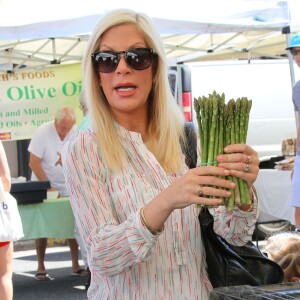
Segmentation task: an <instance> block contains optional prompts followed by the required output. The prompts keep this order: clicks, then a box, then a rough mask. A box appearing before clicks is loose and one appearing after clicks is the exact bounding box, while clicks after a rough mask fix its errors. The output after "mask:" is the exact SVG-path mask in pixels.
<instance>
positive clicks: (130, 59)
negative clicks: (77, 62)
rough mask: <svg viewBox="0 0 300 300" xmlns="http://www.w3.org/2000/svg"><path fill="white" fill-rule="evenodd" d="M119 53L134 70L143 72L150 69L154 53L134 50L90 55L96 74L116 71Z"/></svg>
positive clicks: (142, 49)
mask: <svg viewBox="0 0 300 300" xmlns="http://www.w3.org/2000/svg"><path fill="white" fill-rule="evenodd" d="M121 53H124V58H125V61H126V63H127V64H128V65H129V66H130V67H131V68H132V69H134V70H145V69H147V68H149V67H150V65H151V63H152V61H153V58H154V55H155V54H154V52H153V50H152V49H150V48H136V49H131V50H127V51H120V52H115V51H97V52H94V53H93V54H92V60H93V63H94V66H95V69H96V71H97V72H100V73H110V72H113V71H115V70H116V68H117V66H118V64H119V62H120V59H121Z"/></svg>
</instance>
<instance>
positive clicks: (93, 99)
mask: <svg viewBox="0 0 300 300" xmlns="http://www.w3.org/2000/svg"><path fill="white" fill-rule="evenodd" d="M127 23H133V24H136V26H137V27H138V28H139V30H140V31H141V32H142V34H143V35H144V38H145V41H146V44H147V47H150V48H153V49H154V51H155V52H156V53H157V55H158V63H157V68H154V69H153V72H154V80H153V87H152V91H151V93H150V95H149V99H148V103H149V106H148V135H147V142H146V144H147V147H148V149H149V150H150V151H151V152H152V153H153V154H154V155H155V157H156V158H157V159H158V161H159V163H160V164H161V165H162V167H163V168H164V169H165V171H167V172H176V171H178V170H179V168H180V167H181V165H182V151H181V146H180V142H179V141H180V138H182V134H183V124H184V117H183V113H182V112H181V110H180V108H179V106H178V105H177V104H176V100H175V99H174V97H173V95H172V92H171V90H170V86H169V81H168V75H167V63H166V58H165V52H164V48H163V44H162V40H161V37H160V35H159V33H158V31H157V30H156V28H155V26H154V24H153V23H152V21H151V20H150V18H149V17H147V16H146V15H145V14H140V13H136V12H134V11H132V10H128V9H118V10H114V11H112V12H110V13H108V14H107V15H105V16H104V17H102V18H101V19H100V21H99V22H98V24H97V25H96V26H95V28H94V30H93V32H92V34H91V36H90V39H89V42H88V45H87V48H86V52H85V55H84V57H83V61H82V68H83V81H84V87H85V92H86V97H87V104H88V109H89V112H90V115H91V123H92V128H93V130H94V132H95V134H96V136H97V138H98V144H99V148H100V151H101V153H102V156H103V159H104V161H105V162H106V164H107V166H108V167H109V168H110V169H112V170H120V169H121V168H122V166H124V163H125V149H124V147H123V146H122V144H121V141H120V139H119V136H118V134H117V131H116V126H115V124H114V123H115V119H114V117H113V115H112V113H111V110H110V107H109V105H108V102H107V100H106V98H105V96H104V95H103V93H102V89H101V88H100V86H99V76H98V74H97V73H96V72H95V70H94V67H93V63H92V59H91V55H92V53H93V52H95V51H97V50H99V44H100V40H101V37H102V35H103V33H104V32H106V31H107V30H108V29H110V28H111V27H113V26H116V25H121V24H127Z"/></svg>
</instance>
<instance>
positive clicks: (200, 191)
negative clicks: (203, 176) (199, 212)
mask: <svg viewBox="0 0 300 300" xmlns="http://www.w3.org/2000/svg"><path fill="white" fill-rule="evenodd" d="M203 195H204V194H203V186H202V185H199V188H198V196H199V197H203Z"/></svg>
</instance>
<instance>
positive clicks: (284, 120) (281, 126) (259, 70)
mask: <svg viewBox="0 0 300 300" xmlns="http://www.w3.org/2000/svg"><path fill="white" fill-rule="evenodd" d="M189 66H190V68H191V75H192V76H191V78H192V95H193V98H194V97H196V98H197V97H198V96H203V95H208V94H209V93H212V91H214V90H215V91H216V92H217V93H219V94H221V93H223V92H224V93H225V99H226V100H227V101H228V100H230V99H231V98H234V99H237V98H240V97H247V98H248V99H252V109H251V113H250V121H249V129H248V138H247V143H248V144H249V145H251V146H252V147H253V148H254V149H255V150H256V151H257V152H258V154H259V156H260V157H263V156H271V155H275V156H277V155H281V143H282V140H283V139H285V138H290V137H294V138H295V137H296V118H295V112H294V107H293V103H292V83H291V76H290V67H289V63H288V60H287V59H285V60H256V61H255V60H251V62H249V63H248V62H247V61H244V60H243V61H238V62H237V61H234V62H233V61H232V62H231V61H230V62H228V61H227V62H209V63H206V62H205V63H194V64H189ZM294 71H295V79H296V81H297V80H299V79H300V72H299V70H298V68H297V67H295V68H294ZM193 119H194V120H196V118H195V117H194V118H193Z"/></svg>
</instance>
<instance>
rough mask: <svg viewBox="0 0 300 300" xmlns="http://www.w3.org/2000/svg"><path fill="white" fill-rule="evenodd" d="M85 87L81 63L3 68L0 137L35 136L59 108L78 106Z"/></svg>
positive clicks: (0, 94)
mask: <svg viewBox="0 0 300 300" xmlns="http://www.w3.org/2000/svg"><path fill="white" fill-rule="evenodd" d="M81 90H82V79H81V66H80V64H70V65H62V66H55V67H52V68H48V69H34V70H26V69H20V70H18V71H15V72H13V73H4V72H1V71H0V140H19V139H28V138H31V137H32V134H33V133H34V132H35V130H36V129H37V127H38V126H40V125H41V124H43V123H45V122H48V121H51V120H53V119H54V118H55V113H56V111H57V109H58V108H61V107H64V106H71V107H74V108H75V109H78V106H79V95H80V92H81ZM78 115H79V117H80V112H79V111H78Z"/></svg>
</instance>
